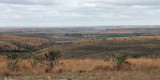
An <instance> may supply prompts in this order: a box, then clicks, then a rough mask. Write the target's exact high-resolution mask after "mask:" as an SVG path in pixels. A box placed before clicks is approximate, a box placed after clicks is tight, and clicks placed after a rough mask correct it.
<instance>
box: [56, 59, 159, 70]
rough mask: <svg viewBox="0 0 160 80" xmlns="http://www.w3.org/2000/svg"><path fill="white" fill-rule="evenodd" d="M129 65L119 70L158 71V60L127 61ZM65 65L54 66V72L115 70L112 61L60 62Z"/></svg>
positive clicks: (73, 60)
mask: <svg viewBox="0 0 160 80" xmlns="http://www.w3.org/2000/svg"><path fill="white" fill-rule="evenodd" d="M127 61H128V62H129V63H130V64H124V65H122V67H121V69H120V70H133V71H136V70H148V69H160V64H159V62H160V59H157V60H154V59H145V58H140V59H128V60H127ZM62 62H64V63H65V66H56V68H55V71H58V70H62V71H67V72H68V71H71V72H79V71H97V70H106V71H113V70H116V67H115V66H116V65H115V63H113V62H112V61H104V60H93V59H85V60H75V59H70V60H62Z"/></svg>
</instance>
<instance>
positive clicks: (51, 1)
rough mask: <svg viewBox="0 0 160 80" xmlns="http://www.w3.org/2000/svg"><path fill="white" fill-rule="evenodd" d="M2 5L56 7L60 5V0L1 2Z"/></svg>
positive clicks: (2, 0)
mask: <svg viewBox="0 0 160 80" xmlns="http://www.w3.org/2000/svg"><path fill="white" fill-rule="evenodd" d="M0 3H6V4H23V5H54V4H57V3H59V0H0Z"/></svg>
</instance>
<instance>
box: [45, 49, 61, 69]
mask: <svg viewBox="0 0 160 80" xmlns="http://www.w3.org/2000/svg"><path fill="white" fill-rule="evenodd" d="M61 56H62V55H61V52H60V51H59V50H56V51H54V50H51V51H48V53H47V54H45V57H46V59H47V60H49V61H50V67H51V68H53V65H54V64H56V63H57V62H58V59H59V58H60V57H61Z"/></svg>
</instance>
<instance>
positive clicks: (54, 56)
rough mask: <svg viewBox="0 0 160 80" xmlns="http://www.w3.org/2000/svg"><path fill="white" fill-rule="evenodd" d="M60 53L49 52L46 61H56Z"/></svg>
mask: <svg viewBox="0 0 160 80" xmlns="http://www.w3.org/2000/svg"><path fill="white" fill-rule="evenodd" d="M60 53H61V52H60V51H53V50H52V51H49V52H48V59H49V60H56V58H57V57H58V56H59V55H60Z"/></svg>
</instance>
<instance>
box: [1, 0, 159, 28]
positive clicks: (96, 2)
mask: <svg viewBox="0 0 160 80" xmlns="http://www.w3.org/2000/svg"><path fill="white" fill-rule="evenodd" d="M159 4H160V1H159V0H14V1H13V0H0V23H1V25H0V26H74V25H75V26H84V25H160V23H159V21H160V15H159V14H160V6H159Z"/></svg>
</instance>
